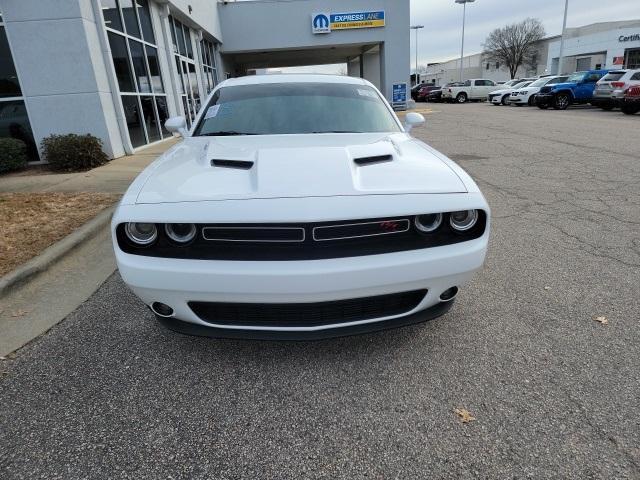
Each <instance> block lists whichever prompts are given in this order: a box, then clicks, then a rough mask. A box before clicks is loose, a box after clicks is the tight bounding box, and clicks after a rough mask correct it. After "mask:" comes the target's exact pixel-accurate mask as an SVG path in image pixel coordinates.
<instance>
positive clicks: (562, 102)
mask: <svg viewBox="0 0 640 480" xmlns="http://www.w3.org/2000/svg"><path fill="white" fill-rule="evenodd" d="M569 105H571V97H570V96H569V94H568V93H559V94H558V95H556V98H555V101H554V102H553V108H554V109H556V110H566V109H567V108H569Z"/></svg>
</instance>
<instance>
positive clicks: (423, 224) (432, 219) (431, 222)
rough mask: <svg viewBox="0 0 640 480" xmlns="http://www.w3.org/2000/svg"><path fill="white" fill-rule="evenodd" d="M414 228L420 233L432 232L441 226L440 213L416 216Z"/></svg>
mask: <svg viewBox="0 0 640 480" xmlns="http://www.w3.org/2000/svg"><path fill="white" fill-rule="evenodd" d="M413 223H414V224H415V226H416V228H417V229H418V230H419V231H421V232H422V233H431V232H434V231H436V230H437V229H438V227H440V225H442V214H441V213H430V214H428V215H418V216H417V217H416V218H415V220H414V221H413Z"/></svg>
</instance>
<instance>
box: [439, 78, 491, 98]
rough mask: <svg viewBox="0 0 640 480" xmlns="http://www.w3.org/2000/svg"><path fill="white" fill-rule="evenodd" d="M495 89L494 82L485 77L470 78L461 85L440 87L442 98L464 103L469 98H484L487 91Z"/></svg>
mask: <svg viewBox="0 0 640 480" xmlns="http://www.w3.org/2000/svg"><path fill="white" fill-rule="evenodd" d="M495 89H496V82H494V81H493V80H487V79H485V78H472V79H471V80H467V81H466V82H464V85H462V86H461V87H446V88H443V89H442V100H444V101H445V102H453V101H456V102H458V103H465V102H467V101H469V100H486V98H487V95H489V92H491V91H493V90H495Z"/></svg>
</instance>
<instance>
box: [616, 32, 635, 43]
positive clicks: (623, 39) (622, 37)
mask: <svg viewBox="0 0 640 480" xmlns="http://www.w3.org/2000/svg"><path fill="white" fill-rule="evenodd" d="M638 40H640V33H636V34H633V35H620V36H619V37H618V41H619V42H636V41H638Z"/></svg>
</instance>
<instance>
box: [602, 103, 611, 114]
mask: <svg viewBox="0 0 640 480" xmlns="http://www.w3.org/2000/svg"><path fill="white" fill-rule="evenodd" d="M599 107H600V108H601V109H602V110H605V111H607V112H610V111H611V110H613V103H603V104H602V105H599Z"/></svg>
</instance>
